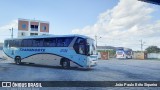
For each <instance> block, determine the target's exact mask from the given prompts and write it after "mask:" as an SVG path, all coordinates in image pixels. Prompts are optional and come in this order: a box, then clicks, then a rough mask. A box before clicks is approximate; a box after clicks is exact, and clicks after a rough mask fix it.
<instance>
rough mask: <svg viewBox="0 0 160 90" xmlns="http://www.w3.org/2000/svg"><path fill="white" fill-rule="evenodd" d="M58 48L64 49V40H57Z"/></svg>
mask: <svg viewBox="0 0 160 90" xmlns="http://www.w3.org/2000/svg"><path fill="white" fill-rule="evenodd" d="M57 47H64V39H63V38H57Z"/></svg>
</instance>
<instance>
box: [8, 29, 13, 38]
mask: <svg viewBox="0 0 160 90" xmlns="http://www.w3.org/2000/svg"><path fill="white" fill-rule="evenodd" d="M9 30H11V38H13V27H12V29H9Z"/></svg>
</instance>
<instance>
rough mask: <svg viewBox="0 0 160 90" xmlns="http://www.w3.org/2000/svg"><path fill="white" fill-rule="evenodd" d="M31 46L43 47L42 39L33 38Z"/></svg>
mask: <svg viewBox="0 0 160 90" xmlns="http://www.w3.org/2000/svg"><path fill="white" fill-rule="evenodd" d="M33 47H43V39H33Z"/></svg>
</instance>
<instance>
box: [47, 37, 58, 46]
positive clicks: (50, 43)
mask: <svg viewBox="0 0 160 90" xmlns="http://www.w3.org/2000/svg"><path fill="white" fill-rule="evenodd" d="M44 46H45V47H55V46H56V39H55V38H45V39H44Z"/></svg>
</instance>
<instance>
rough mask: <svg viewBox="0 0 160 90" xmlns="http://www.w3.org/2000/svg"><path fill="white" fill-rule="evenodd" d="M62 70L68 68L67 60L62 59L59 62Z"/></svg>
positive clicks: (68, 62)
mask: <svg viewBox="0 0 160 90" xmlns="http://www.w3.org/2000/svg"><path fill="white" fill-rule="evenodd" d="M61 65H62V68H65V69H67V68H70V61H69V60H68V59H62V61H61Z"/></svg>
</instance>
